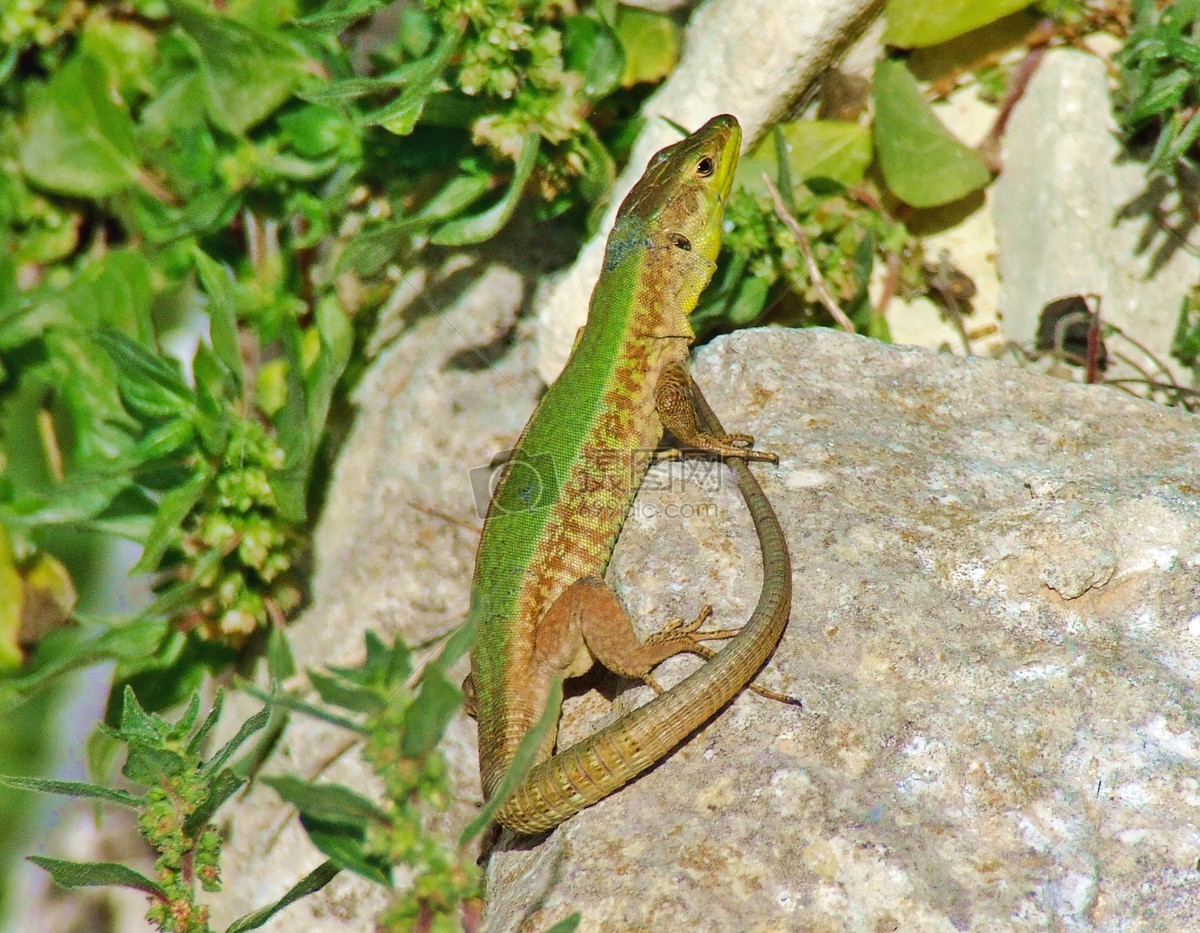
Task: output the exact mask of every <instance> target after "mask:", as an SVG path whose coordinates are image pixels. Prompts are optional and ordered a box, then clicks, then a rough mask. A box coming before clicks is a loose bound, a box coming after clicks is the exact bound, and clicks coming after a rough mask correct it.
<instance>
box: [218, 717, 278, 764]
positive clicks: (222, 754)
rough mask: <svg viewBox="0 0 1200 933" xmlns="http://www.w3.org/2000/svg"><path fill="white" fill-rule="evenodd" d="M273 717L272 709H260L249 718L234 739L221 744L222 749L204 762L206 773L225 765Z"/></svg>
mask: <svg viewBox="0 0 1200 933" xmlns="http://www.w3.org/2000/svg"><path fill="white" fill-rule="evenodd" d="M270 718H271V711H270V710H267V709H260V710H259V711H258V712H257V713H255V714H254V715H253V716H251V717H250V718H249V719H247V720H246V721H245V722H244V723H242V726H241V728H240V729H238V731H237V735H235V736H234V737H233V738H232V739H230V740H229V741H228V742H226V743H225V744H224V745H222V746H221V750H220V751H218V752H217V753H216V754H215V755H213V756H212V758H210V759H209V760H208V761H206V762H205V763H204V769H203V770H204V773H205V774H214V773H215V772H216V771H217V769H218V768H221V767H224V765H225V762H227V761H228V760H229V759H230V757H231V756H232V755H233V753H234V752H236V751H237V750H238V749H239V748H241V747H242V746H243V745H244V744H245V743H246V740H247V739H248V738H250V736H252V735H254V733H256V732H259V731H261V730H262V728H263V727H264V726H266V724H267V720H268V719H270Z"/></svg>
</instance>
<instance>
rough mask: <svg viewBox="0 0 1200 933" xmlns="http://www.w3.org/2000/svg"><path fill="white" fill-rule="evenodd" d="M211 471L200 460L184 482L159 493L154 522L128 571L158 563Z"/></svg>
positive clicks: (209, 479) (144, 569)
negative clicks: (140, 550)
mask: <svg viewBox="0 0 1200 933" xmlns="http://www.w3.org/2000/svg"><path fill="white" fill-rule="evenodd" d="M214 475H215V471H214V469H213V468H212V467H211V466H210V465H209V464H207V463H203V462H202V463H201V464H200V466H199V467H198V468H197V472H196V473H195V474H193V475H192V476H191V477H190V478H189V479H188V480H187V481H186V482H184V483H183V484H181V485H179V486H176V487H175V488H174V489H172V490H171V491H170V492H169V493H167V494H166V495H165V496H163V497H162V500H161V501H160V502H159V503H158V512H157V513H156V514H155V516H154V524H153V525H152V526H151V528H150V534H149V536H148V537H147V538H146V543H145V545H144V546H143V548H142V556H141V557H139V558H138V562H137V563H136V564H134V565H133V568H132V569H131V570H130V571H129V572H130V573H131V574H138V573H150V572H151V571H153V570H155V569H156V568H157V567H158V565H159V562H160V561H161V560H162V557H163V554H165V553H166V551H167V548H169V547H170V546H171V544H172V543H173V542H174V541H176V539H177V535H178V533H179V530H180V528H181V527H182V525H183V520H184V519H185V518H187V516H188V514H189V513H190V512H191V511H192V508H193V507H194V506H195V505H196V503H197V502H199V501H200V497H201V496H202V495H204V490H205V489H207V488H208V485H209V483H211V482H212V480H213V477H214Z"/></svg>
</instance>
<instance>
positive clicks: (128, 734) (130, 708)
mask: <svg viewBox="0 0 1200 933" xmlns="http://www.w3.org/2000/svg"><path fill="white" fill-rule="evenodd" d="M164 725H165V724H164V723H163V721H162V720H161V719H159V718H158V717H157V716H153V715H151V714H150V713H147V712H146V711H145V710H144V709H142V704H141V703H139V702H138V698H137V694H136V693H134V692H133V688H132V687H130V686H129V685H128V684H126V685H125V689H124V690H123V691H121V724H120V726H119V727H118V728H117V734H118V735H119V736H120V737H121V738H122V739H125V740H126V741H129V740H133V739H142V740H144V741H146V742H157V741H158V740H159V739H160V738H162V734H163V726H164Z"/></svg>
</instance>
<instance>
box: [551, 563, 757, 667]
mask: <svg viewBox="0 0 1200 933" xmlns="http://www.w3.org/2000/svg"><path fill="white" fill-rule="evenodd" d="M711 616H712V607H711V606H705V607H704V609H702V610H701V611H700V613H699V614H698V615H697V616H696V618H695V619H693V620H691V621H688V622H684V621H683V620H682V619H673V620H672V621H671V622H668V623H667V625H666V626H665V627H664V628H663V630H662V631H660V632H657V633H655V634H654V635H651V636H650V637H649V638H647V639H646V640H645V641H642V640H641V639H639V638H638V635H637V632H636V631H635V630H634V627H633V620H632V619H631V618H630V616H629V613H628V612H626V611H625V607H624V606H622V605H621V603H620V601H619V600H618V599H617V596H616V594H615V593H614V592H613V591H612V589H611V588H610V587H609V585H608V584H607V583H605V582H604V580H602V579H600V578H599V577H587V578H584V579H581V580H576V581H575V582H574V583H573V584H571V585H570V586H569V587H567V589H566V590H564V591H563V593H562V595H561V596H559V598H558V599H557V600H555V602H554V605H552V606H551V607H550V609H549V610H548V611H547V612H546V614H545V616H543V618H542V620H541V622H539V623H538V635H537V638H536V640H535V645H536V650H535V657H536V658H537V659H538V660H539V661H540V662H541V663H542V664H545V665H546V666H547V667H550V668H555V669H556V670H557V671H558V672H562V673H565V674H566V675H567V676H575V675H576V674H579V673H583V670H586V667H585V666H583V665H580V664H579V663H578V661H575V662H574V663H572V661H573V660H574V659H575V658H576V657H577V656H578V652H579V649H580V648H583V647H586V653H587V655H588V656H590V658H594V659H595V660H597V661H599V662H600V663H601V664H603V665H604V666H605V667H606V668H608V669H609V670H610V671H612V672H613V673H615V674H620V675H622V676H623V677H631V678H635V679H637V680H643V681H645V682H646V683H648V684H650V685H651V686H652V687H654V688H655V689H656V690H660V689H661V688H659V687H658V685H657V684H656V683H655V682H654V679H653V677H652V676H651V675H650V671H651V670H653V669H654V668H655V667H656V666H658V665H659V664H660V663H662V662H663V661H665V660H666V659H667V658H669V657H672V656H673V655H676V654H685V653H687V654H703V653H704V652H705V651H707V650H708V649H706V648H705V647H704V646H703V645H702V644H700V641H699V639H706V638H711V637H717V638H726V637H729V635H732V634H735V633H734V632H729V633H726V632H716V633H709V632H698V631H697V629H699V627H700V626H701V625H703V624H704V623H705V622H706V621H707V620H708V619H709V618H710V617H711ZM581 667H582V670H581V669H580V668H581Z"/></svg>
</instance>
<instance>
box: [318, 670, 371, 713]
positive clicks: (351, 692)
mask: <svg viewBox="0 0 1200 933" xmlns="http://www.w3.org/2000/svg"><path fill="white" fill-rule="evenodd" d="M308 681H309V683H311V684H312V685H313V689H314V690H316V691H317V693H318V694H319V695H320V697H321V700H322V702H324V703H328V704H329V705H330V706H340V707H342V709H348V710H350V711H351V712H355V713H367V714H370V713H373V712H375V711H376V710H377V709H379V707H380V706H382V705H383V698H382V697H381V696H380V695H379V693H378V692H376V691H374V690H370V689H368V688H366V687H356V686H353V685H351V684H347V683H346V682H345V681H343V680H341V679H339V678H337V677H330V676H329V675H328V674H322V673H321V672H320V671H309V672H308Z"/></svg>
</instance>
